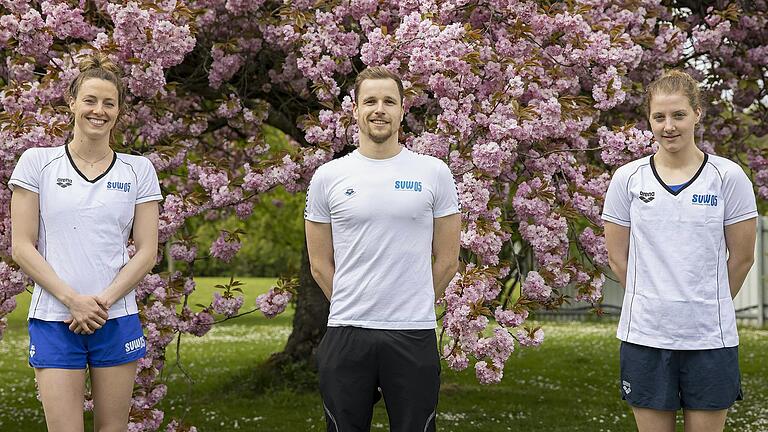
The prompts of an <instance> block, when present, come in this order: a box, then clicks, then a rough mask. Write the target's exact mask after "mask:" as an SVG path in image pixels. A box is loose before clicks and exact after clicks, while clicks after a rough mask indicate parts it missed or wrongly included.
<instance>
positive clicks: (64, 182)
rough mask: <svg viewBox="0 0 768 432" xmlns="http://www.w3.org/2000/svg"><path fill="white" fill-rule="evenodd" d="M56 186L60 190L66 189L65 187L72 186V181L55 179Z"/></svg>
mask: <svg viewBox="0 0 768 432" xmlns="http://www.w3.org/2000/svg"><path fill="white" fill-rule="evenodd" d="M56 184H57V185H59V186H61V187H62V188H66V187H67V186H72V179H68V178H57V179H56Z"/></svg>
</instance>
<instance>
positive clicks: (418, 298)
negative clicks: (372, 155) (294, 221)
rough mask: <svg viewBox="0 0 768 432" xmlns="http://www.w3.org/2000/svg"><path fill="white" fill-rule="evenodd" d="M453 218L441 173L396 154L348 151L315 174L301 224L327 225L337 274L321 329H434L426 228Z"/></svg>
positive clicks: (434, 163) (431, 163)
mask: <svg viewBox="0 0 768 432" xmlns="http://www.w3.org/2000/svg"><path fill="white" fill-rule="evenodd" d="M458 212H459V202H458V194H457V191H456V185H455V183H454V180H453V175H452V174H451V171H450V169H448V166H447V165H446V164H445V163H444V162H442V161H441V160H439V159H436V158H434V157H431V156H426V155H421V154H417V153H414V152H412V151H410V150H408V149H405V148H403V149H402V150H401V151H400V153H398V154H397V155H396V156H394V157H392V158H389V159H383V160H377V159H369V158H366V157H364V156H363V155H361V154H360V152H359V151H357V150H355V151H354V152H352V153H350V154H348V155H346V156H344V157H342V158H339V159H336V160H333V161H330V162H328V163H326V164H325V165H323V166H321V167H320V168H318V169H317V171H316V172H315V175H314V177H313V178H312V182H311V183H310V186H309V190H308V191H307V204H306V210H305V212H304V218H305V219H307V220H310V221H313V222H320V223H330V224H331V231H332V233H333V256H334V260H335V265H336V270H335V274H334V276H333V295H332V296H331V311H330V316H329V318H328V326H330V327H338V326H356V327H364V328H373V329H390V330H405V329H433V328H435V307H434V303H435V293H434V287H433V283H432V227H433V222H434V219H435V218H439V217H443V216H447V215H451V214H454V213H458Z"/></svg>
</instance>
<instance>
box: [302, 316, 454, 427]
mask: <svg viewBox="0 0 768 432" xmlns="http://www.w3.org/2000/svg"><path fill="white" fill-rule="evenodd" d="M317 362H318V370H319V376H320V394H321V395H322V397H323V408H324V410H325V417H326V421H327V424H328V432H368V431H370V429H371V417H372V415H373V405H374V404H375V403H376V401H377V400H378V399H379V397H381V396H380V395H379V392H378V388H381V393H382V395H383V397H384V402H385V403H386V406H387V414H388V416H389V424H390V431H391V432H434V431H435V413H436V408H437V396H438V391H439V390H440V358H439V355H438V352H437V338H436V336H435V331H434V330H372V329H364V328H360V327H328V330H327V331H326V333H325V337H323V340H322V341H321V342H320V346H319V348H318V351H317Z"/></svg>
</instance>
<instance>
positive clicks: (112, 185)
mask: <svg viewBox="0 0 768 432" xmlns="http://www.w3.org/2000/svg"><path fill="white" fill-rule="evenodd" d="M107 190H116V191H123V192H130V191H131V183H130V182H107Z"/></svg>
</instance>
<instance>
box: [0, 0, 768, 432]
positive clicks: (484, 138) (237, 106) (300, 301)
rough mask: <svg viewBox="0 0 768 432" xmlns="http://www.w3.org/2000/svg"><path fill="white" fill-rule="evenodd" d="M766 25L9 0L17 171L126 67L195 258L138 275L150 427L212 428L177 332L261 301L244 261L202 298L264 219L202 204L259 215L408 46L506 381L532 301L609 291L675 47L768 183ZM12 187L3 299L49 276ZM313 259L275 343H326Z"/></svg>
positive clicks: (755, 15)
mask: <svg viewBox="0 0 768 432" xmlns="http://www.w3.org/2000/svg"><path fill="white" fill-rule="evenodd" d="M766 28H768V4H767V3H766V1H764V0H762V1H761V0H756V1H749V2H747V1H744V2H734V1H730V2H726V1H712V0H710V1H698V2H689V1H675V0H664V1H662V0H633V1H618V0H569V1H563V2H557V1H538V2H534V1H522V0H421V1H415V0H400V1H388V2H380V1H378V0H331V1H324V2H316V1H314V0H311V1H310V0H293V1H284V2H279V1H267V0H257V1H253V0H248V1H246V0H190V1H186V2H182V1H177V0H157V1H150V0H133V1H128V2H122V1H120V2H118V1H108V0H79V1H77V0H46V1H29V0H0V52H2V62H0V85H1V86H2V89H1V90H0V107H2V108H1V109H2V111H0V160H2V165H0V178H1V179H2V180H3V183H6V182H7V180H8V178H9V176H10V174H11V171H12V169H13V166H14V165H15V161H16V160H17V159H18V157H19V155H20V154H21V153H22V152H23V151H24V150H25V149H27V148H30V147H37V146H57V145H63V144H64V143H66V142H67V139H68V131H69V127H68V124H69V121H70V118H69V115H68V113H67V111H66V109H64V106H65V104H64V101H63V94H64V89H65V88H66V86H67V85H68V83H69V82H70V81H71V80H72V79H73V77H74V76H75V75H76V73H77V63H78V61H79V58H80V56H82V55H83V54H87V53H89V52H92V51H93V50H101V51H103V52H106V53H108V54H109V55H110V56H112V57H113V58H114V59H115V60H116V61H117V62H118V63H119V64H121V65H122V67H123V69H124V71H125V77H126V82H127V85H128V88H129V91H130V100H129V102H130V109H129V112H128V114H127V115H126V116H125V118H124V119H123V121H122V125H121V132H120V133H119V134H118V136H117V138H118V140H117V141H118V144H117V147H118V148H117V150H119V151H124V152H129V153H134V154H143V155H145V156H147V157H148V158H150V160H151V161H152V162H153V164H154V165H155V167H156V169H157V171H158V172H159V173H160V177H161V183H162V188H163V191H164V193H165V200H164V201H163V202H162V212H161V216H160V241H161V243H162V245H161V247H160V257H159V260H163V259H169V258H171V259H173V260H175V261H176V262H177V263H179V265H178V268H179V271H176V272H173V273H167V272H166V273H162V272H161V273H155V274H151V275H149V276H147V277H146V278H145V279H144V281H143V282H141V283H140V284H139V286H138V287H137V296H138V298H139V300H140V303H141V317H142V321H143V323H144V326H145V333H146V336H147V341H148V354H147V357H146V358H145V359H143V360H141V362H140V365H139V368H140V371H139V375H138V377H137V384H138V386H137V389H136V391H135V394H134V401H133V407H132V410H131V424H130V430H131V431H154V430H158V429H159V428H161V427H162V425H163V424H166V430H169V431H171V430H193V429H194V428H193V427H192V426H189V425H184V424H182V423H180V422H178V421H177V420H173V421H171V422H167V421H166V419H164V414H163V412H162V411H161V410H159V409H158V408H157V404H158V402H159V401H160V400H161V399H162V398H163V397H164V395H165V393H166V390H167V388H166V387H165V384H163V382H162V380H161V379H160V372H161V371H162V370H163V368H164V365H165V361H166V348H167V346H168V345H169V344H170V343H171V342H172V341H173V340H174V339H175V338H180V337H181V335H182V334H190V335H195V336H203V335H204V334H205V333H206V332H208V331H209V330H210V329H211V327H212V326H213V325H214V322H215V321H216V320H217V319H223V318H226V317H234V316H236V315H237V314H238V313H239V311H240V309H241V308H242V306H243V299H242V296H241V295H240V294H239V287H238V283H237V281H234V280H233V281H231V282H230V284H227V285H226V286H223V287H222V290H221V292H220V293H217V294H216V295H215V297H214V298H212V299H211V302H210V304H209V305H208V306H206V307H203V308H193V307H191V306H190V305H189V304H188V295H189V294H190V293H191V292H192V291H193V290H194V289H195V282H194V276H195V262H196V261H199V260H203V259H219V260H223V261H228V260H230V259H231V258H232V257H233V256H234V255H236V254H237V253H238V251H239V249H240V244H241V242H242V241H247V240H246V238H245V237H244V236H245V234H243V233H241V232H237V231H235V232H228V231H224V230H222V231H221V233H220V235H219V236H218V238H217V239H216V240H215V241H214V242H213V243H212V244H199V243H198V242H197V241H196V240H195V238H194V237H193V235H192V233H191V232H190V229H189V223H188V221H192V220H200V219H203V220H205V221H207V223H212V224H216V223H217V221H219V220H220V219H221V218H223V217H226V216H229V215H232V214H236V215H237V216H238V217H240V218H247V217H248V216H249V215H250V214H251V212H252V211H253V206H254V203H255V202H256V201H257V200H259V199H260V197H261V196H262V195H263V194H265V193H267V192H269V191H271V190H273V189H275V188H284V189H285V190H287V191H288V192H291V193H299V192H301V191H303V190H304V189H305V188H306V186H307V183H308V181H309V179H310V178H311V176H312V174H313V172H314V170H315V169H316V168H317V167H318V166H319V165H321V164H322V163H324V162H326V161H328V160H330V159H332V158H334V157H338V156H340V155H342V154H345V153H346V152H348V151H350V149H353V148H354V146H355V145H356V126H355V125H354V121H353V118H352V115H351V107H352V101H353V97H354V95H352V94H351V88H352V83H353V81H354V77H355V75H356V73H357V72H359V71H360V70H362V69H363V68H364V67H366V66H371V65H385V66H387V67H389V68H391V69H392V70H395V71H397V72H399V73H400V74H401V75H402V76H403V79H404V82H405V87H406V93H407V97H406V100H405V102H404V105H405V108H406V112H407V115H406V119H405V122H404V125H403V127H402V131H401V132H402V133H401V139H402V143H403V144H404V145H405V146H407V147H409V148H411V149H413V150H414V151H417V152H420V153H425V154H430V155H433V156H436V157H438V158H441V159H443V160H445V161H446V162H447V163H448V164H449V166H450V168H451V170H452V171H453V173H454V175H455V178H456V181H457V185H458V188H459V194H460V201H461V205H462V216H463V220H464V225H463V230H462V235H461V244H462V260H463V261H464V263H465V264H466V265H465V267H464V268H463V269H462V271H461V272H460V273H459V274H458V275H457V276H456V277H455V278H454V280H453V281H452V282H451V284H450V286H449V287H448V289H447V291H446V294H445V296H444V298H443V299H441V300H440V303H441V305H442V306H443V307H444V310H445V312H444V315H443V316H442V317H441V320H442V321H441V322H442V329H441V334H442V338H441V339H442V342H443V344H442V346H443V349H444V351H443V354H444V356H445V359H446V361H447V362H448V364H449V366H450V367H451V368H454V369H457V370H461V369H465V368H468V367H470V366H473V367H474V369H475V372H476V374H477V377H478V380H479V381H480V382H482V383H493V382H498V381H499V380H501V379H502V374H503V370H504V364H505V363H506V361H507V360H508V358H509V356H510V354H511V353H512V352H513V350H514V349H515V348H516V347H521V346H522V347H528V346H536V345H539V344H540V343H542V341H543V339H544V331H543V330H542V329H541V328H530V327H529V326H526V320H527V319H528V317H529V316H530V314H531V313H532V312H535V311H536V310H538V309H541V308H546V309H552V308H557V307H558V306H559V305H562V304H563V303H564V302H570V301H584V302H588V303H591V304H593V305H594V306H595V309H596V310H599V302H600V298H601V288H602V285H603V283H604V281H605V276H604V274H603V270H605V269H606V268H607V266H606V264H607V255H606V251H605V244H604V239H603V236H602V233H603V231H602V222H601V220H600V212H601V206H602V197H603V194H604V193H605V190H606V188H607V185H608V182H609V179H610V173H611V172H612V170H613V169H614V168H615V167H617V166H619V165H621V164H623V163H625V162H627V161H629V160H631V159H633V158H637V157H640V156H643V155H645V154H648V153H650V152H652V151H653V149H654V143H653V141H652V135H651V134H650V133H649V132H648V131H647V127H646V125H645V121H644V114H643V110H642V108H641V106H640V105H641V101H642V89H643V85H644V84H647V83H648V82H650V81H651V80H652V79H654V78H655V77H657V76H658V75H659V74H660V73H661V72H662V70H663V68H665V67H679V68H685V69H687V70H688V71H689V72H691V73H693V74H694V75H695V76H696V77H697V78H698V79H700V80H701V82H702V83H703V86H704V88H705V93H706V95H707V97H708V101H709V103H708V104H707V111H706V117H705V119H704V120H703V124H704V125H705V127H703V128H702V129H701V130H700V132H699V136H698V137H697V139H698V142H699V143H700V145H701V147H702V148H703V149H704V150H706V151H708V152H714V153H717V154H720V155H723V156H726V157H730V158H732V159H734V160H737V161H739V162H740V163H741V164H742V165H743V166H744V167H745V168H746V169H748V170H749V171H750V173H751V175H752V178H753V180H754V183H755V186H756V191H757V192H758V193H759V197H760V199H761V200H765V199H766V198H768V148H766V146H765V144H760V142H761V141H760V138H761V137H765V135H766V134H768V90H767V89H766V78H767V77H768V33H767V32H765V29H766ZM275 137H279V139H280V140H283V141H286V142H287V143H288V144H287V145H282V146H275V145H274V143H275V142H276V140H275ZM9 203H10V191H9V190H8V189H7V188H2V189H0V256H2V261H1V262H0V317H3V316H5V315H7V314H8V313H9V312H10V311H11V310H13V309H14V308H15V301H14V296H16V295H18V294H19V293H21V292H22V291H24V289H25V286H26V285H27V284H28V283H29V282H30V281H29V280H28V278H27V277H26V276H25V275H23V274H22V273H21V272H20V271H19V270H18V267H17V266H16V265H15V263H13V261H12V260H11V258H10V255H11V254H10V215H9V213H10V209H9ZM761 205H763V204H761ZM166 251H167V252H168V255H169V257H168V256H164V255H165V252H166ZM304 258H305V259H304V266H303V269H302V272H301V274H300V275H299V283H298V285H296V284H295V283H293V282H291V281H280V282H279V283H278V284H277V285H276V286H275V287H274V288H273V289H272V290H271V291H270V292H269V293H268V294H265V295H263V296H260V297H259V299H258V301H257V303H258V304H257V305H254V306H255V307H258V308H259V309H261V310H262V311H263V313H264V314H265V315H266V316H267V317H271V316H274V315H276V314H278V313H280V312H282V311H283V310H284V309H285V307H286V304H287V303H288V302H290V301H292V300H295V301H296V314H295V317H294V331H293V334H292V335H291V337H290V338H289V340H288V343H287V346H286V349H285V351H284V352H283V353H281V354H280V355H278V356H277V357H275V359H276V360H275V362H276V363H280V362H285V361H299V360H301V359H306V358H308V357H310V356H311V355H312V353H313V350H314V348H315V347H316V345H317V343H318V341H319V339H320V338H321V337H322V334H323V331H324V328H325V320H326V318H327V307H328V306H327V302H326V301H325V299H324V298H323V296H322V293H321V291H320V290H319V288H318V287H317V286H316V285H315V284H314V281H313V280H312V278H311V276H310V275H309V271H308V263H307V260H306V252H305V257H304ZM249 306H251V305H249ZM4 323H5V321H4V320H0V335H2V331H3V328H4ZM164 422H165V423H164Z"/></svg>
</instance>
